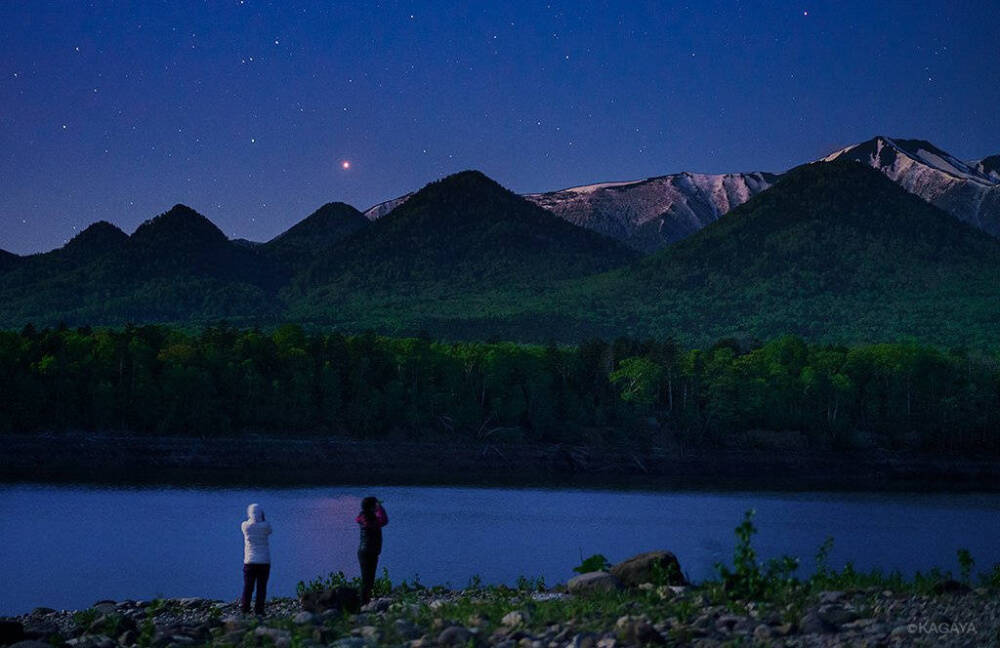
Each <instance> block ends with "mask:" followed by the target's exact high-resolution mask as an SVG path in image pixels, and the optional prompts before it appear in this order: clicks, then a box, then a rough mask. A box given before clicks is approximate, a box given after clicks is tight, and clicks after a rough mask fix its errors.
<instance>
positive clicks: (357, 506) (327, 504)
mask: <svg viewBox="0 0 1000 648" xmlns="http://www.w3.org/2000/svg"><path fill="white" fill-rule="evenodd" d="M317 503H318V505H319V508H321V509H323V511H324V512H326V513H329V514H330V515H333V516H337V517H338V518H343V519H344V520H347V521H349V522H350V523H351V524H354V518H355V517H357V515H358V512H359V511H360V510H361V498H360V497H358V496H356V495H338V496H336V497H322V498H320V499H319V501H318V502H317Z"/></svg>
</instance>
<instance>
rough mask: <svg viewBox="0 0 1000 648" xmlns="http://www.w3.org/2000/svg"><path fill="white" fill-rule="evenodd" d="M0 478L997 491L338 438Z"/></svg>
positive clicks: (147, 443) (776, 465)
mask: <svg viewBox="0 0 1000 648" xmlns="http://www.w3.org/2000/svg"><path fill="white" fill-rule="evenodd" d="M2 442H3V445H4V460H3V462H2V464H0V480H2V481H6V482H24V481H29V482H50V483H58V482H74V483H96V484H116V485H122V484H183V485H207V486H208V485H239V484H245V483H250V481H251V478H250V476H251V475H252V476H253V483H255V484H258V485H259V484H261V483H262V481H263V482H264V483H266V484H269V485H289V486H293V485H308V484H332V483H338V484H355V483H356V484H372V483H379V484H385V485H392V484H410V485H422V484H441V485H482V486H487V485H496V486H543V487H545V486H549V487H560V488H566V487H570V488H572V487H610V488H648V489H672V490H677V489H706V488H714V489H770V490H865V491H873V490H876V491H877V490H885V491H892V490H942V491H994V492H995V491H1000V459H998V458H995V457H971V456H948V455H942V454H919V453H913V452H890V451H886V450H879V449H873V450H864V451H859V450H853V451H835V450H809V449H802V448H792V449H781V448H756V449H753V448H719V449H705V448H698V449H691V448H683V447H679V446H671V447H651V448H645V449H639V448H634V447H625V446H600V447H598V446H580V445H557V444H530V443H506V444H503V443H487V442H483V443H459V444H457V443H445V442H419V441H392V442H389V441H361V440H356V439H348V438H268V437H260V436H245V437H221V438H198V437H149V436H135V435H115V434H52V435H34V436H28V435H8V436H4V437H3V438H2Z"/></svg>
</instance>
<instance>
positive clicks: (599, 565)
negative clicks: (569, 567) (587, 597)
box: [573, 554, 611, 574]
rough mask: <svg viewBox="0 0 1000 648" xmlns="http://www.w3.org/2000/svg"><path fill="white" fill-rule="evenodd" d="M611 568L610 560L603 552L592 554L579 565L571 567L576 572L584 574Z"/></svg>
mask: <svg viewBox="0 0 1000 648" xmlns="http://www.w3.org/2000/svg"><path fill="white" fill-rule="evenodd" d="M610 568H611V562H610V561H608V559H607V558H605V557H604V555H603V554H594V555H593V556H591V557H589V558H587V559H586V560H584V561H583V562H581V563H580V564H579V565H577V566H576V567H574V568H573V571H575V572H576V573H578V574H586V573H588V572H595V571H607V570H608V569H610Z"/></svg>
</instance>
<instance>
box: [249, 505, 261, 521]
mask: <svg viewBox="0 0 1000 648" xmlns="http://www.w3.org/2000/svg"><path fill="white" fill-rule="evenodd" d="M247 519H248V520H250V521H251V522H263V521H264V509H263V508H261V506H260V504H251V505H250V506H248V507H247Z"/></svg>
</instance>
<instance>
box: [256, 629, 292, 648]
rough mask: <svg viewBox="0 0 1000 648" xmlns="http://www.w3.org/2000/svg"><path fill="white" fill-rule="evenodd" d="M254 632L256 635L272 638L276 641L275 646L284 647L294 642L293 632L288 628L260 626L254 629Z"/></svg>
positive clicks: (277, 647) (276, 647)
mask: <svg viewBox="0 0 1000 648" xmlns="http://www.w3.org/2000/svg"><path fill="white" fill-rule="evenodd" d="M253 634H254V636H255V637H261V638H267V639H270V640H271V641H272V642H273V643H274V645H275V648H284V647H286V646H288V645H289V644H291V643H292V633H291V632H289V631H288V630H279V629H278V628H269V627H267V626H260V627H258V628H255V629H254V631H253Z"/></svg>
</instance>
